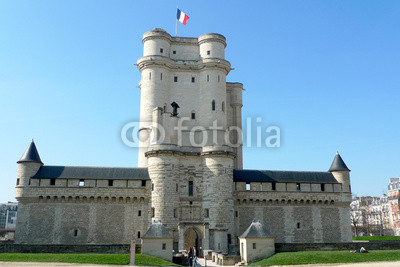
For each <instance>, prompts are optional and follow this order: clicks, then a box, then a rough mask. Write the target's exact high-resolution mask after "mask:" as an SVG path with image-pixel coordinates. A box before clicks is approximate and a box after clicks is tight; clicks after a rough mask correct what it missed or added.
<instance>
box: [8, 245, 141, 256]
mask: <svg viewBox="0 0 400 267" xmlns="http://www.w3.org/2000/svg"><path fill="white" fill-rule="evenodd" d="M140 248H141V245H140V244H137V245H136V251H137V252H138V251H140ZM0 253H105V254H114V253H129V245H121V244H112V245H109V244H105V245H25V244H0Z"/></svg>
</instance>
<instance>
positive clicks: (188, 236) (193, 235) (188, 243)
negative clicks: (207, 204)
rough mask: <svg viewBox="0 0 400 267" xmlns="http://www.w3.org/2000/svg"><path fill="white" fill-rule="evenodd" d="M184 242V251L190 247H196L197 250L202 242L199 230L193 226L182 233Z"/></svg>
mask: <svg viewBox="0 0 400 267" xmlns="http://www.w3.org/2000/svg"><path fill="white" fill-rule="evenodd" d="M184 242H185V245H184V248H185V250H186V251H187V250H189V248H190V247H196V248H197V250H199V248H200V247H201V246H202V244H203V238H202V235H201V232H200V231H199V230H198V229H196V228H195V227H192V228H189V229H187V230H186V232H185V235H184Z"/></svg>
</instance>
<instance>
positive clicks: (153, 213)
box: [151, 208, 156, 218]
mask: <svg viewBox="0 0 400 267" xmlns="http://www.w3.org/2000/svg"><path fill="white" fill-rule="evenodd" d="M155 216H156V210H155V209H154V208H151V218H154V217H155Z"/></svg>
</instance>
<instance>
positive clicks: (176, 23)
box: [175, 5, 178, 37]
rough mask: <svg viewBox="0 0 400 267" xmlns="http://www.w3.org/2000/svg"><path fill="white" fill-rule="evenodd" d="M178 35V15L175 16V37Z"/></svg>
mask: <svg viewBox="0 0 400 267" xmlns="http://www.w3.org/2000/svg"><path fill="white" fill-rule="evenodd" d="M176 12H178V5H176ZM177 36H178V17H176V18H175V37H177Z"/></svg>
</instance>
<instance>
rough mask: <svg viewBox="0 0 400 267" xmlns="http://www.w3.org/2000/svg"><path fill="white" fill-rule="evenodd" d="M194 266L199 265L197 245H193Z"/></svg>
mask: <svg viewBox="0 0 400 267" xmlns="http://www.w3.org/2000/svg"><path fill="white" fill-rule="evenodd" d="M192 264H193V265H192V266H193V267H197V250H196V247H193V263H192Z"/></svg>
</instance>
